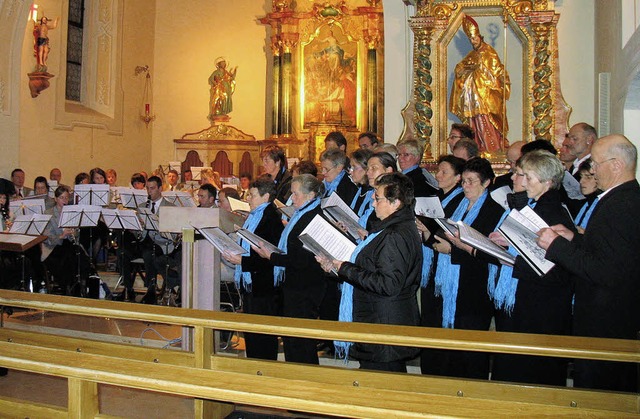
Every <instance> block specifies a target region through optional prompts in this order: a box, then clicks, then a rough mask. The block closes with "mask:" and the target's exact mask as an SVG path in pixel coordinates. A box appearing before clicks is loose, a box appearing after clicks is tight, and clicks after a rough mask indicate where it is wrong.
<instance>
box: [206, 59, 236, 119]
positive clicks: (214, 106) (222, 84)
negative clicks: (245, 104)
mask: <svg viewBox="0 0 640 419" xmlns="http://www.w3.org/2000/svg"><path fill="white" fill-rule="evenodd" d="M237 71H238V67H235V68H233V69H232V70H231V71H229V70H227V61H226V60H225V59H224V58H222V57H220V58H217V59H216V69H215V70H214V71H213V73H211V76H209V85H211V90H210V101H209V109H210V112H211V113H210V114H209V120H211V121H213V120H215V119H217V118H216V117H220V116H223V115H228V114H229V113H230V112H231V111H232V110H233V106H232V102H231V96H232V95H233V92H234V91H235V90H236V72H237Z"/></svg>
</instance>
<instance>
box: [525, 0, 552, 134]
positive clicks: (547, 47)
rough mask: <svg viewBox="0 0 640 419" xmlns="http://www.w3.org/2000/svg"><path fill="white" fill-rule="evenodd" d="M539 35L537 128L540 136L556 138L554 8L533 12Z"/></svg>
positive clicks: (535, 76) (535, 98)
mask: <svg viewBox="0 0 640 419" xmlns="http://www.w3.org/2000/svg"><path fill="white" fill-rule="evenodd" d="M530 19H531V28H532V29H533V33H534V37H535V46H534V60H533V66H534V68H533V91H532V94H533V132H534V135H535V137H536V138H543V139H545V140H549V141H553V139H554V138H553V127H554V109H555V107H554V101H555V97H554V96H553V93H552V92H554V91H555V89H554V88H553V77H552V76H553V70H552V68H553V66H552V63H551V60H552V59H553V54H552V50H551V46H552V40H553V31H554V30H555V25H556V23H557V15H556V14H555V13H554V12H553V11H534V12H531V14H530Z"/></svg>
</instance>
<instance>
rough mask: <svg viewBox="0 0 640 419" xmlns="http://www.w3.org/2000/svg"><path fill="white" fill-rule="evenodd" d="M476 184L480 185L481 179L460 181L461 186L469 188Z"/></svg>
mask: <svg viewBox="0 0 640 419" xmlns="http://www.w3.org/2000/svg"><path fill="white" fill-rule="evenodd" d="M476 183H480V179H470V178H469V179H462V180H461V181H460V184H462V185H469V186H472V185H475V184H476Z"/></svg>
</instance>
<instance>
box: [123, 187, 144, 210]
mask: <svg viewBox="0 0 640 419" xmlns="http://www.w3.org/2000/svg"><path fill="white" fill-rule="evenodd" d="M118 193H119V194H120V201H121V203H122V206H123V207H125V208H132V209H136V208H138V207H139V206H140V205H142V204H143V203H145V202H147V199H149V194H148V193H147V191H146V190H145V189H134V188H126V187H124V186H120V187H118Z"/></svg>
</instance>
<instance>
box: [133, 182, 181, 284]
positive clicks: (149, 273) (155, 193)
mask: <svg viewBox="0 0 640 419" xmlns="http://www.w3.org/2000/svg"><path fill="white" fill-rule="evenodd" d="M147 193H148V194H149V199H148V200H147V202H146V204H142V206H144V207H146V208H148V209H150V210H151V212H152V213H153V214H158V213H159V211H160V207H167V206H169V207H173V206H174V205H173V204H172V203H171V202H169V201H167V200H166V199H164V197H163V196H162V180H161V179H160V178H159V177H157V176H151V177H150V178H149V179H148V180H147ZM141 247H142V258H143V259H144V270H145V275H146V281H147V284H145V285H146V286H147V287H148V289H147V294H148V295H149V294H151V293H152V292H153V293H155V288H156V278H157V276H158V273H159V272H160V273H161V274H162V277H163V278H164V281H165V285H164V287H165V289H175V288H176V287H178V286H180V276H181V271H182V253H181V250H180V248H179V246H177V245H176V241H175V240H174V237H173V235H169V236H167V235H164V234H161V233H159V232H157V231H149V232H148V234H146V236H145V238H144V239H143V240H142V243H141Z"/></svg>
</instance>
